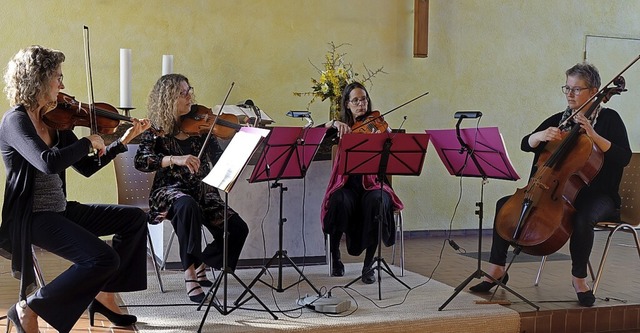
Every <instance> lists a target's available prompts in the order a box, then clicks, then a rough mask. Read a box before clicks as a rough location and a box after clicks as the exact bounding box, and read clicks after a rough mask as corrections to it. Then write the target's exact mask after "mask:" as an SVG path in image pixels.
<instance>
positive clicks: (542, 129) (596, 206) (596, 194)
mask: <svg viewBox="0 0 640 333" xmlns="http://www.w3.org/2000/svg"><path fill="white" fill-rule="evenodd" d="M565 74H566V83H565V85H564V86H562V92H563V93H564V94H565V95H566V99H567V103H568V106H567V108H566V109H565V110H564V111H562V112H559V113H556V114H554V115H553V116H551V117H549V118H547V119H546V120H545V121H544V122H542V124H540V126H538V127H537V128H536V129H535V130H534V131H533V133H531V134H529V135H527V136H525V137H524V138H523V139H522V144H521V149H522V150H523V151H527V152H533V153H534V158H533V167H532V170H531V175H534V174H535V173H536V163H537V161H538V158H539V157H540V154H541V152H542V151H543V149H544V147H545V145H546V144H547V143H548V142H552V141H558V140H561V139H562V136H561V133H562V132H563V131H567V130H570V129H571V128H572V127H573V126H580V128H581V129H582V130H583V131H584V135H587V136H588V137H589V138H591V140H592V141H593V143H594V144H595V145H597V146H598V148H600V150H601V151H602V152H603V153H604V155H603V156H604V164H603V165H602V168H601V169H600V171H599V172H598V174H597V176H596V177H595V178H594V179H593V180H592V182H591V184H590V185H589V186H585V187H584V188H582V189H581V190H580V192H579V194H578V196H577V198H576V200H575V202H574V208H575V209H576V213H575V214H574V216H573V217H574V218H573V233H572V234H571V238H570V246H569V250H570V252H571V264H572V265H571V275H572V284H573V287H574V289H575V291H576V294H577V297H578V302H579V303H580V305H582V306H592V305H593V304H594V302H595V297H594V295H593V292H592V290H591V289H590V287H589V285H588V283H587V279H586V277H587V265H588V262H589V255H590V253H591V248H592V246H593V237H594V232H593V227H594V225H595V223H596V222H598V221H603V220H606V221H611V219H613V220H614V221H615V220H619V213H618V210H619V208H620V195H619V194H618V187H619V185H620V179H621V178H622V172H623V169H624V167H625V166H626V165H627V164H628V163H629V160H630V159H631V149H630V147H629V139H628V137H627V131H626V128H625V125H624V122H623V121H622V119H621V118H620V115H618V113H617V112H616V111H615V110H612V109H609V108H603V107H601V106H600V105H598V106H596V107H595V109H594V112H592V113H591V115H590V117H589V118H587V117H585V111H587V110H589V107H590V106H591V105H590V104H587V105H585V106H584V107H582V109H580V111H579V112H578V113H577V114H576V115H575V116H573V119H570V116H571V115H572V114H573V113H574V111H576V110H578V109H579V108H580V107H581V106H582V105H583V104H585V103H586V102H588V101H589V103H593V101H592V100H591V98H592V97H593V96H594V95H595V94H596V93H597V92H598V90H599V88H600V74H599V73H598V70H597V69H596V68H595V67H594V66H593V65H591V64H587V63H579V64H576V65H575V66H573V67H571V68H569V69H568V70H567V71H566V73H565ZM565 123H566V124H568V125H567V126H560V125H561V124H565ZM569 158H570V156H569ZM508 199H509V197H504V198H502V199H500V200H499V201H498V203H497V205H496V215H497V212H499V211H500V209H501V207H502V206H503V205H504V204H505V202H506V201H507V200H508ZM508 248H509V242H507V241H506V240H504V239H502V238H501V237H500V236H499V235H498V233H497V232H496V228H495V222H494V233H493V243H492V245H491V257H490V260H489V261H490V265H489V268H488V269H487V272H488V274H489V275H491V276H492V277H493V278H495V279H500V278H502V276H503V275H504V274H505V264H506V258H507V251H508ZM507 279H508V275H507V276H505V277H504V279H503V280H502V282H503V283H506V282H507ZM495 285H496V284H495V283H494V282H492V281H490V280H489V279H488V278H486V277H485V280H484V281H483V282H481V283H479V284H477V285H475V286H473V287H471V288H470V289H471V291H475V292H487V291H489V290H490V289H491V288H493V287H494V286H495Z"/></svg>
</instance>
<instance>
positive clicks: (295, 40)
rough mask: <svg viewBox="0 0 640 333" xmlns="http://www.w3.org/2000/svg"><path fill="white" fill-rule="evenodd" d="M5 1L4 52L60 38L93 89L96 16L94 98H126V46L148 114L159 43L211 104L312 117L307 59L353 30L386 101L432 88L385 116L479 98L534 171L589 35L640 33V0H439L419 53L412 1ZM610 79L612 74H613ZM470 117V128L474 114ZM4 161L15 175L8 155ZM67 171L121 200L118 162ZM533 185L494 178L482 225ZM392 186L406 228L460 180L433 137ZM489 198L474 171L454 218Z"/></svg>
mask: <svg viewBox="0 0 640 333" xmlns="http://www.w3.org/2000/svg"><path fill="white" fill-rule="evenodd" d="M3 7H4V8H5V10H4V11H3V14H2V22H3V24H2V26H3V28H2V29H0V40H2V41H3V47H2V48H1V49H0V61H2V62H6V61H8V59H9V58H10V57H11V56H12V55H13V54H15V52H16V51H17V50H18V49H20V48H22V47H24V46H27V45H30V44H41V45H45V46H48V47H52V48H57V49H60V50H62V51H64V52H65V54H66V55H67V61H66V62H65V64H64V67H63V70H64V75H65V85H66V86H67V88H66V92H67V93H69V94H72V95H76V96H77V98H78V99H79V100H81V101H84V102H86V101H87V97H86V96H87V88H86V80H85V70H84V53H83V52H84V51H83V28H82V27H83V25H87V26H88V27H89V29H90V30H89V31H90V43H91V44H90V45H91V56H92V65H93V66H92V71H93V81H94V92H95V99H96V101H105V102H108V103H111V104H112V105H114V106H118V103H119V49H120V48H130V49H132V68H133V69H132V72H133V104H134V106H135V107H136V110H134V111H133V113H132V115H133V116H136V117H142V116H144V114H145V104H146V96H147V94H148V92H149V90H150V89H151V87H152V85H153V83H154V82H155V81H156V79H157V78H158V77H159V75H160V74H161V59H162V55H163V54H173V55H174V72H178V73H183V74H185V75H187V76H188V77H189V78H190V80H191V84H192V85H193V86H194V87H195V89H196V90H195V91H196V96H197V99H198V102H199V103H200V104H204V105H208V106H211V105H215V104H220V103H221V101H222V99H223V97H224V94H225V93H226V91H227V89H228V87H229V85H230V83H231V82H232V81H233V82H235V88H234V90H233V92H232V93H231V96H230V98H229V101H230V102H238V101H242V100H245V99H252V100H254V101H255V102H256V104H257V105H259V106H260V107H261V108H262V109H263V110H265V111H266V112H267V113H268V114H269V115H270V116H271V117H272V118H274V119H275V120H276V121H277V124H278V125H303V124H302V123H301V122H300V121H299V120H296V119H291V118H287V117H285V116H284V114H285V112H286V111H288V110H300V109H304V108H305V107H306V105H307V102H308V99H307V98H304V97H295V96H293V94H292V92H293V91H306V90H308V89H309V86H310V78H311V77H317V75H316V73H315V72H314V69H313V67H312V66H311V64H310V62H312V63H314V64H316V65H320V64H321V63H322V61H323V56H324V53H325V52H326V50H327V48H328V45H327V43H328V42H330V41H334V42H335V43H337V44H339V43H349V44H351V46H347V47H345V48H343V49H342V50H343V51H344V52H346V53H348V54H347V56H346V57H347V60H348V61H350V62H352V63H353V64H354V67H355V68H356V70H358V71H362V64H363V63H364V64H366V65H367V67H369V68H377V67H380V66H384V70H385V71H386V72H387V73H388V74H386V75H380V76H378V77H376V78H375V79H374V85H373V86H372V87H371V88H370V93H371V95H372V99H373V102H374V106H375V107H376V108H377V109H379V110H381V111H383V112H384V111H386V110H389V109H391V108H393V107H395V106H397V105H399V104H401V103H403V102H405V101H407V100H409V99H411V98H413V97H415V96H417V95H420V94H422V93H424V92H426V91H429V95H427V96H426V97H423V98H422V99H420V100H418V101H416V102H414V103H412V104H410V105H408V106H406V107H404V108H402V109H400V110H398V111H396V112H394V113H392V114H390V115H388V116H387V121H388V122H389V123H391V124H392V126H393V127H397V126H399V124H400V123H401V121H402V117H403V116H407V117H408V121H407V122H406V123H405V125H404V127H405V128H406V129H407V130H408V131H409V132H421V131H423V130H425V129H432V128H452V127H453V126H454V124H455V122H454V120H453V118H452V114H453V113H454V112H455V111H458V110H481V111H482V112H483V113H484V117H483V118H482V121H481V123H480V125H481V126H498V127H500V129H501V132H502V133H503V136H504V140H505V141H506V144H507V149H508V150H509V152H510V156H511V159H512V160H513V163H514V166H515V168H516V170H517V171H518V172H519V174H520V175H521V176H522V177H524V178H525V179H526V177H527V175H528V172H529V164H530V161H531V155H530V154H525V153H522V152H520V150H519V143H520V139H521V138H522V136H523V135H524V134H526V133H528V132H529V131H531V130H532V129H533V128H534V127H535V126H537V125H538V124H539V123H540V122H541V121H542V120H543V119H544V118H545V117H546V116H547V115H549V114H551V113H553V112H556V111H558V110H561V109H563V108H564V106H565V101H564V96H563V95H562V94H561V92H560V89H559V87H560V86H561V85H563V84H564V79H565V78H564V70H565V69H566V68H568V67H570V66H572V65H573V64H575V63H577V62H579V61H581V60H582V59H583V49H584V47H585V46H584V44H585V35H587V34H598V35H608V36H621V37H638V36H640V21H639V20H638V19H637V13H639V12H640V1H635V0H626V1H624V0H621V1H601V0H571V1H551V0H544V1H506V0H503V1H499V0H484V1H473V0H431V3H430V18H429V19H430V22H429V27H430V28H429V57H428V58H413V57H412V54H413V52H412V45H413V0H350V1H343V0H218V1H213V0H211V1H204V0H202V1H190V0H185V1H173V0H172V1H169V0H163V1H156V0H154V1H109V0H102V1H88V0H85V1H77V0H73V1H71V0H69V1H66V0H64V1H63V0H58V1H45V0H40V1H29V2H24V1H22V0H5V1H4V2H3ZM611 51H612V52H615V50H611ZM596 65H598V64H596ZM625 65H626V63H620V64H613V67H614V68H619V69H622V68H623V67H624V66H625ZM639 69H640V66H637V67H636V68H632V69H631V71H636V72H637V71H638V70H639ZM611 74H613V73H611ZM611 74H609V75H611ZM609 79H610V77H605V75H604V74H603V81H604V82H607V81H608V80H609ZM634 88H635V87H634ZM620 98H625V97H620ZM4 105H5V107H4V108H2V109H6V105H7V104H6V102H5V104H4ZM328 108H329V105H328V102H324V103H315V104H313V105H312V106H311V111H313V115H314V119H315V121H316V122H317V123H319V122H324V121H326V120H327V117H328ZM619 111H620V112H621V114H622V116H623V118H624V119H625V120H626V122H627V127H628V128H629V132H630V135H631V138H632V147H633V148H634V149H635V150H638V149H639V148H640V147H639V140H638V135H637V134H636V133H632V132H635V130H634V128H632V124H638V123H639V120H638V116H637V115H635V113H637V112H634V111H635V110H619ZM467 121H469V123H466V124H463V125H464V126H465V127H471V126H474V125H475V122H472V121H471V120H467ZM0 173H1V174H0V176H2V178H3V179H4V169H3V168H2V170H1V171H0ZM68 174H69V181H70V187H69V194H70V197H71V198H72V199H79V200H82V201H84V202H115V201H116V191H115V180H114V175H113V169H112V168H111V167H107V168H105V170H103V171H101V172H100V173H99V174H98V175H97V176H95V177H92V178H90V179H83V178H82V177H80V176H78V175H77V174H76V173H74V172H72V171H70V172H68ZM524 184H525V181H524V180H520V181H518V182H507V181H501V180H491V181H490V182H489V183H488V184H487V185H486V186H485V188H484V202H485V228H486V227H489V226H490V224H491V221H492V219H493V209H494V208H493V205H494V202H495V200H496V199H497V198H499V197H500V196H502V195H505V194H511V193H513V192H514V190H515V188H516V187H521V186H523V185H524ZM1 186H3V187H4V185H1ZM394 186H395V187H396V188H397V191H398V193H399V194H400V196H401V197H402V198H403V199H404V201H405V203H406V206H407V208H406V210H405V217H406V218H405V221H406V222H405V223H406V228H407V229H409V230H411V229H413V230H438V229H447V228H448V226H449V222H450V220H451V216H452V215H453V213H454V207H455V203H456V201H457V198H458V195H459V179H456V178H454V177H452V176H449V175H448V174H447V173H446V171H445V169H444V167H443V166H442V165H441V163H440V161H439V160H438V158H437V155H436V154H435V151H434V150H433V149H432V148H429V151H428V156H427V160H426V162H425V168H424V170H423V174H422V175H421V176H420V177H417V178H416V177H396V178H395V179H394ZM318 190H324V189H318ZM479 199H480V182H479V180H477V179H469V178H468V179H464V180H463V194H462V201H461V203H460V206H459V208H458V210H457V213H456V215H455V220H454V222H453V228H454V229H473V228H475V227H476V226H477V217H476V216H475V215H474V213H473V212H474V211H475V209H476V207H475V202H476V201H478V200H479Z"/></svg>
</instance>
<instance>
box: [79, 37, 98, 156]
mask: <svg viewBox="0 0 640 333" xmlns="http://www.w3.org/2000/svg"><path fill="white" fill-rule="evenodd" d="M83 36H84V60H85V61H84V64H85V72H86V75H87V90H88V95H89V123H90V127H89V128H90V133H91V134H97V133H98V119H97V116H96V106H95V103H94V100H93V77H92V75H91V52H90V51H89V27H87V26H86V25H85V26H84V29H83ZM92 155H94V156H95V157H96V159H97V162H98V165H100V156H99V155H98V152H97V151H96V150H94V151H93V153H92Z"/></svg>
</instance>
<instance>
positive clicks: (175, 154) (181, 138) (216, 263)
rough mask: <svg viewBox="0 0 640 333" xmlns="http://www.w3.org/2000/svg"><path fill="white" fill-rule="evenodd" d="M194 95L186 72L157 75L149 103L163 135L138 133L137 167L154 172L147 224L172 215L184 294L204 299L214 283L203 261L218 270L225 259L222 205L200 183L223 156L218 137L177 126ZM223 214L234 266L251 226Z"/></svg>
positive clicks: (211, 189) (230, 212) (231, 213)
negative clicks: (205, 239)
mask: <svg viewBox="0 0 640 333" xmlns="http://www.w3.org/2000/svg"><path fill="white" fill-rule="evenodd" d="M193 99H194V98H193V87H191V86H190V85H189V80H188V79H187V78H186V77H185V76H183V75H180V74H168V75H164V76H162V77H160V79H158V81H157V82H156V84H155V85H154V87H153V90H151V93H150V94H149V101H148V104H147V107H148V109H149V110H148V112H149V118H150V119H151V121H152V122H153V123H154V124H155V125H156V126H158V127H160V128H162V129H163V132H164V133H165V134H164V135H161V136H157V135H155V134H154V132H152V131H146V132H144V133H143V134H142V135H141V141H140V146H139V148H138V152H137V154H136V157H135V167H136V168H137V169H138V170H141V171H144V172H154V171H155V173H156V174H155V178H154V181H153V186H152V188H151V194H150V195H149V206H150V208H151V211H150V215H151V219H152V222H151V223H161V222H162V220H164V219H169V220H171V224H172V225H173V228H174V230H175V232H176V235H178V243H179V246H180V261H181V263H182V268H183V270H184V279H185V284H186V290H187V296H188V297H189V299H190V300H191V301H193V302H196V303H200V302H201V301H202V300H203V299H204V298H205V293H204V291H203V290H202V288H201V287H210V286H211V285H212V282H211V281H209V280H208V279H207V276H206V265H208V266H210V267H213V268H216V269H220V268H221V267H222V264H223V262H222V255H223V251H222V250H223V229H222V228H223V222H224V221H223V219H224V206H225V205H224V201H223V200H222V199H221V198H220V194H219V193H218V190H217V189H216V188H215V187H212V186H210V185H207V184H205V183H204V182H202V179H203V178H204V177H205V176H206V175H207V174H209V172H210V171H211V169H212V168H213V166H214V165H215V164H216V162H217V161H218V159H219V158H220V156H221V155H222V148H221V147H220V145H219V144H218V141H217V139H216V137H215V136H210V137H209V138H208V141H207V134H202V135H200V134H197V135H195V136H190V135H188V134H186V133H185V131H184V130H183V129H182V128H181V125H182V120H183V119H184V117H187V116H188V114H189V112H190V110H191V105H192V103H193ZM203 147H204V151H203V154H200V151H201V150H202V149H203ZM200 155H201V157H200V158H198V157H197V156H200ZM227 213H228V231H229V235H228V237H229V242H228V246H229V248H228V258H227V259H228V261H227V263H228V266H229V267H230V268H231V269H235V268H236V265H237V263H238V258H239V257H240V252H241V251H242V247H243V246H244V242H245V240H246V238H247V235H248V234H249V229H248V227H247V224H246V223H245V222H244V221H243V220H242V218H241V217H240V216H239V215H238V214H237V213H236V212H235V211H233V210H232V209H228V211H227ZM202 226H205V227H206V228H207V229H208V230H209V231H210V232H211V234H212V235H213V237H214V241H213V242H212V243H210V244H209V245H207V247H206V248H205V249H204V250H202V249H201V245H200V244H201V239H202V238H201V237H202V232H201V229H202ZM205 264H206V265H205Z"/></svg>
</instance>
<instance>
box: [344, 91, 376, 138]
mask: <svg viewBox="0 0 640 333" xmlns="http://www.w3.org/2000/svg"><path fill="white" fill-rule="evenodd" d="M356 88H360V89H362V90H364V92H365V94H366V95H367V114H369V113H371V110H372V108H371V98H369V92H368V91H367V88H365V87H364V85H363V84H362V83H360V82H351V83H349V84H347V86H346V87H344V90H342V97H341V98H340V120H341V121H342V122H343V123H345V124H347V125H349V127H351V126H353V124H354V123H355V119H353V113H351V110H350V109H349V107H348V104H349V95H350V94H351V91H352V90H353V89H356Z"/></svg>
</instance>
